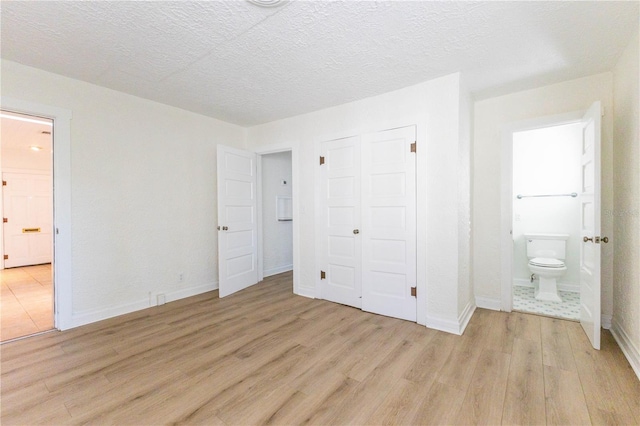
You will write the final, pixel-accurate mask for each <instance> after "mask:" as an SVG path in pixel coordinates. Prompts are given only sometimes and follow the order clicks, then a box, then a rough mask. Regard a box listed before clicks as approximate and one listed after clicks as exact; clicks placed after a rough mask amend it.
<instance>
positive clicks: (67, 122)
mask: <svg viewBox="0 0 640 426" xmlns="http://www.w3.org/2000/svg"><path fill="white" fill-rule="evenodd" d="M0 105H1V106H2V109H3V110H5V111H10V112H15V113H20V114H26V115H33V116H36V117H42V118H48V119H51V120H53V127H52V129H53V131H52V137H53V176H52V178H53V179H52V180H53V293H54V296H53V298H54V311H53V326H54V328H56V329H59V330H66V329H68V328H70V327H71V326H72V319H73V318H72V317H73V305H72V295H73V293H72V258H71V118H72V112H71V111H70V110H67V109H63V108H58V107H54V106H49V105H44V104H39V103H36V102H30V101H25V100H21V99H15V98H10V97H7V96H2V97H0ZM0 236H1V235H0ZM3 250H4V249H1V250H0V251H3ZM1 254H4V253H1Z"/></svg>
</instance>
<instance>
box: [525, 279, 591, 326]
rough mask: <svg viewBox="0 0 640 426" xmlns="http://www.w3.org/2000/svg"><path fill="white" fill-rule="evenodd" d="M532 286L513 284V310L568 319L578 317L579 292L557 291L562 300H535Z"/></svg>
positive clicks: (576, 318)
mask: <svg viewBox="0 0 640 426" xmlns="http://www.w3.org/2000/svg"><path fill="white" fill-rule="evenodd" d="M534 290H535V289H534V288H533V287H523V286H518V285H514V286H513V310H514V311H520V312H528V313H534V314H541V315H546V316H549V317H555V318H563V319H570V320H575V321H577V320H579V319H580V293H573V292H569V291H559V293H560V297H561V298H562V302H545V301H541V300H536V298H535V297H534Z"/></svg>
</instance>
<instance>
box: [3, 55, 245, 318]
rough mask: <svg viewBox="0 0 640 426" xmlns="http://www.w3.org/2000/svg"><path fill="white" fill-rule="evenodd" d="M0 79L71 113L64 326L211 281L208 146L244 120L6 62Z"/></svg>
mask: <svg viewBox="0 0 640 426" xmlns="http://www.w3.org/2000/svg"><path fill="white" fill-rule="evenodd" d="M1 84H2V86H1V89H2V95H3V96H8V97H11V98H15V99H23V100H25V101H30V102H34V103H41V104H45V105H51V106H57V107H59V108H64V109H68V110H71V111H72V113H73V119H72V121H71V199H72V205H71V215H72V216H71V222H72V243H71V245H72V247H71V250H72V278H71V280H72V283H71V287H72V312H73V321H72V324H71V326H75V325H80V324H83V323H87V322H92V321H97V320H99V319H102V318H107V317H111V316H115V315H119V314H122V313H125V312H129V311H133V310H136V309H142V308H144V307H147V306H149V304H150V297H149V296H150V294H151V296H155V295H156V294H158V293H164V294H166V296H167V301H170V300H173V299H176V298H180V297H185V296H188V295H191V294H196V293H199V292H202V291H206V290H210V289H214V288H216V286H217V274H218V272H217V235H216V232H217V231H215V226H214V225H215V223H216V216H217V213H216V190H215V188H216V171H215V164H216V158H215V156H216V145H217V144H219V143H222V144H226V145H230V146H236V147H240V148H242V147H243V146H244V140H245V135H246V131H245V130H244V129H243V128H241V127H239V126H235V125H231V124H228V123H224V122H222V121H219V120H216V119H212V118H209V117H204V116H201V115H198V114H194V113H190V112H187V111H184V110H180V109H177V108H173V107H169V106H166V105H162V104H159V103H156V102H151V101H148V100H144V99H141V98H137V97H134V96H130V95H127V94H124V93H121V92H116V91H113V90H109V89H105V88H102V87H99V86H95V85H91V84H88V83H85V82H81V81H78V80H73V79H69V78H66V77H62V76H59V75H55V74H51V73H48V72H44V71H41V70H37V69H35V68H30V67H26V66H23V65H20V64H17V63H13V62H10V61H4V60H3V61H2V82H1ZM181 272H182V273H184V280H183V281H182V282H179V273H181ZM152 299H153V300H154V301H155V297H152Z"/></svg>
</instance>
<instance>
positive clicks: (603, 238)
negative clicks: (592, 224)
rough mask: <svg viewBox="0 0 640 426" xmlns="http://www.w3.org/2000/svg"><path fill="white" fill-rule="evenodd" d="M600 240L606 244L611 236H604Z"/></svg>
mask: <svg viewBox="0 0 640 426" xmlns="http://www.w3.org/2000/svg"><path fill="white" fill-rule="evenodd" d="M600 241H602V242H603V243H605V244H606V243H608V242H609V237H602V239H601V240H600Z"/></svg>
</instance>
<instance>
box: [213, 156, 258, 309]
mask: <svg viewBox="0 0 640 426" xmlns="http://www.w3.org/2000/svg"><path fill="white" fill-rule="evenodd" d="M217 150H218V152H217V155H218V158H217V166H218V170H217V172H218V173H217V178H218V268H219V269H218V276H219V278H218V279H219V295H220V297H225V296H228V295H230V294H233V293H235V292H237V291H240V290H242V289H244V288H247V287H249V286H251V285H253V284H256V283H257V282H258V260H257V258H258V256H257V255H258V241H257V228H258V226H257V216H256V212H257V200H256V198H257V193H256V184H257V179H256V174H257V168H256V154H255V153H252V152H248V151H243V150H240V149H236V148H231V147H227V146H224V145H218V148H217Z"/></svg>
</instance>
